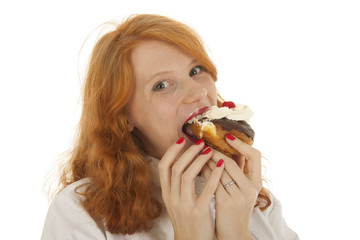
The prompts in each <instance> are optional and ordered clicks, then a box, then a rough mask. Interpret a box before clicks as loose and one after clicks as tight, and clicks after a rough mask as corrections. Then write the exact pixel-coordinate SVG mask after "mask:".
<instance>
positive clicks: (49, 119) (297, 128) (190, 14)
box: [0, 0, 360, 239]
mask: <svg viewBox="0 0 360 240" xmlns="http://www.w3.org/2000/svg"><path fill="white" fill-rule="evenodd" d="M4 2H5V1H3V2H1V3H0V31H1V37H0V74H1V75H0V79H1V85H0V109H1V120H0V121H1V124H0V141H1V142H0V144H1V145H0V149H1V155H0V159H1V175H0V178H1V179H0V184H1V186H0V187H1V188H0V189H1V200H0V201H1V204H0V215H1V218H2V220H5V226H4V223H2V228H1V229H2V231H1V234H2V235H4V234H5V237H4V236H1V237H0V238H1V239H39V238H40V235H41V231H42V226H43V222H44V219H45V215H46V212H47V208H48V204H49V203H48V200H47V197H46V194H45V192H44V189H43V185H44V182H45V178H46V175H47V174H48V173H49V171H53V169H54V167H56V165H57V162H58V161H59V159H61V158H62V154H63V153H64V152H66V150H68V149H69V147H70V146H71V143H72V138H73V136H74V133H75V129H76V125H77V121H78V118H79V111H80V109H81V101H80V100H79V98H80V94H79V93H80V86H81V79H79V74H78V70H79V71H80V76H83V72H81V71H82V67H81V66H83V65H84V62H85V59H86V55H87V53H88V52H87V51H88V49H90V48H91V47H92V44H93V40H92V37H90V40H89V41H88V42H87V43H86V44H85V47H84V50H83V51H82V54H81V55H80V56H84V57H80V61H79V66H78V60H79V55H78V54H79V50H80V48H81V46H82V44H83V43H84V41H85V39H86V38H87V36H88V35H89V34H91V33H92V32H93V34H92V36H94V35H95V37H96V34H97V31H94V29H95V28H96V27H97V26H99V25H100V24H102V23H104V22H107V21H109V20H112V19H120V20H121V19H123V18H124V17H126V16H128V15H130V14H133V13H158V14H162V15H166V16H169V17H172V18H175V19H177V20H180V21H182V22H185V23H186V24H189V25H190V26H192V27H193V28H195V29H196V30H197V31H198V32H199V33H200V35H201V36H202V38H203V39H204V41H205V43H206V45H207V47H208V49H209V53H210V55H211V57H212V58H213V59H214V61H215V63H216V65H217V67H218V71H219V81H218V83H217V86H218V89H219V90H220V92H221V94H222V96H223V97H224V98H226V99H227V100H232V101H235V102H241V103H244V104H247V105H249V106H250V107H251V108H252V109H253V111H254V112H255V115H254V117H253V118H252V121H251V125H252V126H253V128H254V129H255V131H256V139H255V142H256V144H255V147H257V148H258V149H260V150H261V151H262V152H263V154H264V155H265V156H266V157H267V159H268V162H267V163H266V165H267V167H266V175H265V177H266V178H267V179H268V180H269V186H268V187H269V188H270V190H271V191H273V192H274V193H275V195H276V196H277V197H278V198H279V199H280V200H281V202H282V204H283V214H284V217H285V218H286V220H287V222H288V224H289V225H290V227H291V228H293V229H294V230H296V231H297V232H298V233H299V235H300V237H301V239H356V238H358V236H359V235H360V234H359V232H358V231H359V230H358V229H359V223H358V220H357V218H358V216H359V215H360V212H359V207H358V205H359V204H358V202H359V200H360V194H359V177H358V174H359V161H360V157H359V147H360V146H359V145H360V141H359V135H360V127H359V123H360V113H359V107H358V105H359V103H360V96H359V90H360V87H359V85H358V83H359V82H360V81H359V80H360V44H359V43H360V14H359V13H360V8H359V3H358V1H347V0H342V1H331V0H329V1H319V0H311V1H310V0H304V1H285V0H284V1H214V3H211V2H210V1H183V0H182V1H180V0H179V1H154V0H152V1H145V0H144V1H134V0H132V1H130V0H128V1H122V0H118V1H56V2H55V1H25V0H24V1H6V2H7V3H6V4H5V3H4ZM95 33H96V34H95Z"/></svg>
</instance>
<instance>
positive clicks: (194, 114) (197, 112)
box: [184, 106, 210, 124]
mask: <svg viewBox="0 0 360 240" xmlns="http://www.w3.org/2000/svg"><path fill="white" fill-rule="evenodd" d="M209 109H210V107H209V106H206V107H203V108H200V109H197V110H195V112H193V113H192V114H191V115H190V117H189V118H188V119H186V121H185V122H184V124H185V123H187V122H188V121H189V120H190V119H192V118H193V117H196V116H197V115H201V114H203V113H204V112H206V111H207V110H209Z"/></svg>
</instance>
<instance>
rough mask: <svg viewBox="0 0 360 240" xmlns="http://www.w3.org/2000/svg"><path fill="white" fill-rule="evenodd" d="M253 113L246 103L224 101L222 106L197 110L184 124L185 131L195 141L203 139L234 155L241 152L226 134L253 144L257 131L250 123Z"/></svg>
mask: <svg viewBox="0 0 360 240" xmlns="http://www.w3.org/2000/svg"><path fill="white" fill-rule="evenodd" d="M252 115H253V113H252V111H251V110H250V108H249V107H248V106H246V105H242V104H238V105H235V104H234V103H233V102H224V103H223V104H222V107H217V106H213V107H211V108H209V107H205V108H202V109H200V110H197V111H196V112H195V113H194V114H192V115H191V119H189V120H188V121H187V122H186V123H185V124H184V126H183V132H184V133H185V134H186V135H187V136H188V137H189V138H190V139H192V140H193V141H196V140H198V139H203V140H204V142H205V144H206V145H208V146H209V147H212V148H214V149H216V150H218V151H220V152H222V153H224V154H225V155H227V156H229V157H232V156H233V155H239V153H238V152H237V151H236V150H235V149H234V148H232V147H231V146H230V145H229V144H228V143H227V142H226V140H225V138H226V135H227V134H231V135H233V136H235V137H237V138H239V139H240V140H241V141H243V142H245V143H247V144H249V145H252V144H253V141H254V135H255V133H254V130H253V129H252V128H251V126H250V125H249V124H248V121H249V119H250V117H251V116H252Z"/></svg>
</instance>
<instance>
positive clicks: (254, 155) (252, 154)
mask: <svg viewBox="0 0 360 240" xmlns="http://www.w3.org/2000/svg"><path fill="white" fill-rule="evenodd" d="M226 142H227V143H228V144H229V145H230V146H232V147H233V148H234V149H236V150H237V151H238V152H239V153H240V154H241V155H243V156H245V158H246V159H247V160H248V161H247V167H248V170H249V174H248V175H249V178H250V179H252V180H258V179H259V178H260V179H261V152H260V151H259V150H257V149H255V148H253V147H251V146H249V145H248V144H246V143H244V142H242V141H241V140H239V139H238V138H236V137H234V136H233V135H231V134H228V135H226Z"/></svg>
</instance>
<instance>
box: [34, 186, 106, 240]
mask: <svg viewBox="0 0 360 240" xmlns="http://www.w3.org/2000/svg"><path fill="white" fill-rule="evenodd" d="M89 182H90V181H89V180H88V179H82V180H79V181H77V182H74V183H72V184H70V185H69V186H67V187H66V188H65V189H63V190H62V191H61V192H60V193H59V194H58V195H57V196H56V197H55V198H54V199H53V201H52V202H51V204H50V206H49V210H48V213H47V216H46V219H45V224H44V228H43V233H42V238H41V239H42V240H45V239H88V238H89V237H91V238H94V239H105V231H104V229H102V228H101V227H99V226H98V224H97V223H96V222H95V221H94V220H93V219H92V218H91V217H90V215H89V214H88V213H87V211H86V210H85V209H84V208H83V206H82V203H81V202H82V199H83V197H82V196H81V195H80V194H79V193H81V191H82V190H83V189H84V187H86V185H87V184H88V183H89Z"/></svg>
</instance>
